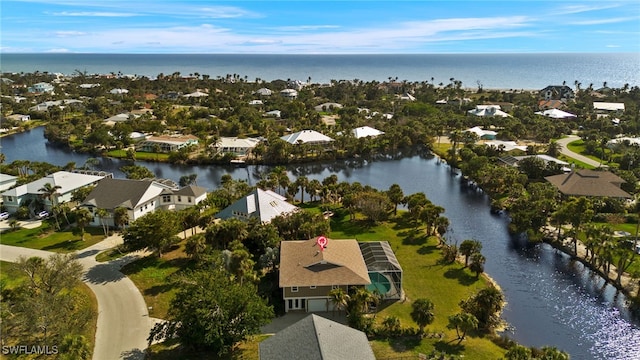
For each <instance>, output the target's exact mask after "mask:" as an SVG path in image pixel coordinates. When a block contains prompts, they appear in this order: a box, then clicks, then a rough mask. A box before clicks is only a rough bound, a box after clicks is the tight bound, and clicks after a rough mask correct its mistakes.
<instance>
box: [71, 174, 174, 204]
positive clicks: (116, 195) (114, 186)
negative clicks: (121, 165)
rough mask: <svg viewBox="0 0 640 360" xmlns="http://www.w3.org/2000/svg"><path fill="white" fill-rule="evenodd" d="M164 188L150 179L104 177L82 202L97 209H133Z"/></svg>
mask: <svg viewBox="0 0 640 360" xmlns="http://www.w3.org/2000/svg"><path fill="white" fill-rule="evenodd" d="M165 189H166V187H165V186H162V185H160V184H159V183H157V182H155V181H152V180H130V179H109V178H106V179H103V180H101V181H100V182H99V183H98V185H96V187H95V188H94V189H93V190H92V191H91V193H89V195H88V196H87V198H86V199H85V200H84V201H83V202H82V203H83V204H88V205H93V206H95V207H97V208H99V209H115V208H117V207H119V206H123V207H126V208H129V209H133V208H135V207H136V206H137V205H139V204H140V203H142V202H144V201H146V200H148V199H150V198H152V197H155V196H157V195H159V194H161V193H162V191H163V190H165Z"/></svg>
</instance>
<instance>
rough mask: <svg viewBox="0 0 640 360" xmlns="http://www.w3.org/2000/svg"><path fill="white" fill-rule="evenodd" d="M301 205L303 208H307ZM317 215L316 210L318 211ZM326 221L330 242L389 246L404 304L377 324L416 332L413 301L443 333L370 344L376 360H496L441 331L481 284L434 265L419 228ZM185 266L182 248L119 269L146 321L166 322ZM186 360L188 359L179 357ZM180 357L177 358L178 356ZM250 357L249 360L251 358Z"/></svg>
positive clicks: (478, 342)
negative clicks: (138, 295) (399, 270)
mask: <svg viewBox="0 0 640 360" xmlns="http://www.w3.org/2000/svg"><path fill="white" fill-rule="evenodd" d="M309 206H310V205H309V204H305V207H309ZM318 211H319V210H318ZM334 213H335V214H334V216H333V218H332V221H331V228H332V231H331V233H330V234H329V237H330V238H332V239H357V240H358V241H374V240H387V241H389V243H390V244H391V246H392V248H393V250H394V251H395V253H396V256H397V257H398V260H399V262H400V264H401V266H402V267H403V270H404V274H403V282H404V284H403V286H404V290H405V292H406V295H407V300H406V301H405V302H395V303H392V304H389V305H388V306H386V305H385V306H381V309H382V310H381V311H380V313H378V314H377V317H376V319H377V321H378V322H381V321H382V320H383V319H384V318H385V317H386V316H397V317H398V318H399V319H400V321H401V323H402V325H403V326H405V327H417V325H416V324H415V323H414V322H413V321H412V320H411V316H410V315H409V314H410V312H411V303H412V301H413V300H415V299H418V298H422V297H425V298H429V299H430V300H431V301H433V302H434V304H435V315H436V317H435V321H434V323H433V324H431V325H430V326H429V327H428V328H427V332H429V333H444V334H445V335H444V338H443V339H433V338H432V339H429V338H425V339H423V340H421V341H416V340H404V339H399V340H397V341H383V340H376V341H372V347H373V349H374V352H375V354H376V356H377V357H378V358H393V357H398V356H411V357H415V356H416V355H417V354H418V353H425V354H429V353H431V352H432V351H445V352H448V353H449V354H453V355H460V356H465V357H466V358H469V359H492V360H493V359H499V358H501V357H502V355H503V354H504V350H503V349H501V348H500V347H498V346H497V345H495V344H494V343H493V342H492V341H491V340H489V339H488V338H485V337H475V336H473V337H472V336H470V337H468V338H467V339H466V340H465V341H463V342H462V344H461V345H460V346H456V345H455V343H457V340H455V331H454V330H449V329H447V328H446V325H447V323H448V319H447V317H448V316H449V315H453V314H455V313H457V312H459V307H458V303H459V302H460V300H462V299H465V298H467V297H468V296H470V295H471V294H473V293H475V292H476V291H478V290H480V289H482V288H483V287H485V286H487V281H486V280H485V279H484V278H483V277H480V278H479V279H476V277H475V275H474V274H473V273H471V272H470V271H468V270H467V269H464V268H463V266H462V265H461V264H453V265H441V264H439V259H440V250H439V248H438V247H437V239H436V238H434V237H430V238H429V237H427V236H425V232H424V229H423V228H420V227H418V228H416V227H415V226H414V225H413V224H412V223H410V222H409V221H407V220H405V218H404V217H403V216H399V217H398V218H396V219H394V220H392V221H389V222H385V223H381V224H378V225H375V226H368V225H367V224H366V223H364V222H360V221H356V222H351V221H349V220H348V218H349V216H348V214H347V213H346V212H345V211H344V210H341V209H334ZM190 265H191V262H190V261H189V260H188V259H187V258H186V256H185V254H184V245H183V244H181V245H180V246H179V247H176V248H174V249H173V250H172V251H170V252H167V253H166V254H164V255H163V257H162V258H158V257H156V256H153V255H152V256H149V257H146V258H144V259H141V260H138V261H136V262H133V263H131V264H129V265H127V266H125V267H124V268H123V269H122V271H123V273H124V274H125V275H127V276H129V278H130V279H131V280H132V281H133V282H134V283H135V284H136V286H137V287H138V288H139V289H140V291H141V292H142V294H143V296H144V298H145V301H146V303H147V306H149V307H151V308H152V309H151V310H150V311H149V315H150V316H152V317H157V318H164V317H166V314H167V310H168V308H169V304H170V301H171V298H172V297H173V295H174V294H175V289H174V287H173V285H172V282H171V275H173V274H176V273H178V272H180V271H183V270H184V269H186V268H188V267H189V266H190ZM263 339H264V338H263V337H254V338H253V340H251V341H249V342H247V343H244V344H242V346H241V348H243V349H244V350H243V355H242V358H243V359H253V358H257V344H258V343H259V341H262V340H263ZM172 346H175V344H173V345H172V344H170V343H167V344H162V345H161V346H156V347H154V348H153V353H154V355H153V356H152V357H151V358H152V359H165V358H171V356H172V354H173V355H175V352H176V351H179V350H178V349H177V348H175V349H173V348H172ZM181 354H182V355H184V356H187V357H186V358H189V356H188V354H183V353H181ZM182 355H181V356H182ZM201 355H202V354H194V357H193V358H206V357H202V356H204V355H202V356H201ZM254 355H255V356H254ZM167 356H168V357H167Z"/></svg>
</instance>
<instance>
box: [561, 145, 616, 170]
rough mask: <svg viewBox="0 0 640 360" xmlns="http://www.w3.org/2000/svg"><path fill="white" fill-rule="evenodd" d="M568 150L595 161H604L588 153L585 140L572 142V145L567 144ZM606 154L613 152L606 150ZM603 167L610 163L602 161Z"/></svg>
mask: <svg viewBox="0 0 640 360" xmlns="http://www.w3.org/2000/svg"><path fill="white" fill-rule="evenodd" d="M567 149H569V150H571V151H573V152H574V153H576V154H580V155H582V156H585V157H588V158H589V159H591V160H594V161H598V162H600V161H602V159H600V158H599V157H597V156H595V155H590V154H587V153H586V146H585V145H584V141H583V140H576V141H572V142H570V143H568V144H567ZM605 152H607V153H610V152H611V150H605ZM602 164H603V165H606V164H609V162H608V161H602Z"/></svg>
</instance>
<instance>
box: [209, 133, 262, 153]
mask: <svg viewBox="0 0 640 360" xmlns="http://www.w3.org/2000/svg"><path fill="white" fill-rule="evenodd" d="M260 141H261V139H258V138H245V139H241V138H237V137H221V138H220V139H219V140H218V141H217V142H216V143H215V144H211V145H209V146H210V147H211V148H213V149H214V151H215V153H216V154H231V155H234V156H239V157H245V156H249V154H251V151H252V150H253V149H254V148H255V147H256V145H258V143H260Z"/></svg>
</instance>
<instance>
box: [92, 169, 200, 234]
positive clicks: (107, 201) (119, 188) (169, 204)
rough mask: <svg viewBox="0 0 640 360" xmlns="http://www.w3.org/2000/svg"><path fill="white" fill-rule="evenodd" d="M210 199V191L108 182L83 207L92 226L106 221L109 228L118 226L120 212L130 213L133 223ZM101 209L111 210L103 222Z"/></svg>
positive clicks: (128, 181)
mask: <svg viewBox="0 0 640 360" xmlns="http://www.w3.org/2000/svg"><path fill="white" fill-rule="evenodd" d="M206 197H207V191H206V189H205V188H203V187H199V186H193V185H190V186H186V187H183V188H181V189H177V188H175V187H172V186H171V185H168V184H165V183H162V182H159V181H156V180H131V179H112V178H107V179H104V180H102V181H100V182H99V183H98V184H97V185H96V187H95V188H94V189H93V190H92V191H91V193H89V195H88V196H87V198H86V199H85V200H84V201H83V202H82V204H80V205H79V206H80V207H84V208H87V209H89V211H90V212H91V213H92V214H94V219H93V221H92V223H91V225H94V226H100V225H102V223H101V221H104V222H105V223H106V224H108V225H109V226H115V223H114V214H115V211H116V209H117V208H125V209H127V214H128V216H129V222H131V221H135V220H136V219H139V218H140V217H142V216H144V215H146V214H148V213H150V212H153V211H155V210H156V209H166V210H182V209H185V208H187V207H190V206H194V205H196V204H198V203H200V202H201V201H203V200H204V199H206ZM99 209H104V210H107V212H108V213H109V216H108V217H105V218H104V219H102V220H101V219H100V216H98V215H97V212H98V210H99Z"/></svg>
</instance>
